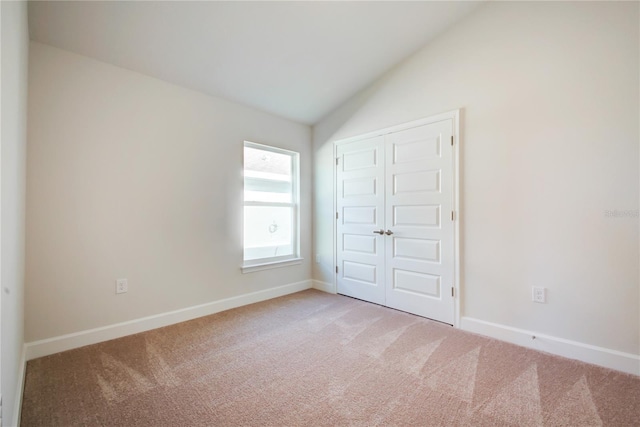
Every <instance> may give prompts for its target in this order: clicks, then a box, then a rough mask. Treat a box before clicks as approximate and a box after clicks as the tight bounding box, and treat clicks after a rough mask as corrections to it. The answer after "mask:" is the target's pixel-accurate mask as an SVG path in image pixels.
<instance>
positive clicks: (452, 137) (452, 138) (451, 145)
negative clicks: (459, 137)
mask: <svg viewBox="0 0 640 427" xmlns="http://www.w3.org/2000/svg"><path fill="white" fill-rule="evenodd" d="M451 146H452V147H453V135H451Z"/></svg>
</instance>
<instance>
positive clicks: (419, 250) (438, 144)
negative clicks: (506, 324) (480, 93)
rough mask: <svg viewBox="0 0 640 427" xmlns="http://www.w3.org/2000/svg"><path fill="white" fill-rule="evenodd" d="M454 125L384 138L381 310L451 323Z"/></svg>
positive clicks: (439, 124) (449, 122) (440, 124)
mask: <svg viewBox="0 0 640 427" xmlns="http://www.w3.org/2000/svg"><path fill="white" fill-rule="evenodd" d="M452 135H453V121H452V120H443V121H439V122H435V123H431V124H427V125H423V126H419V127H415V128H411V129H407V130H403V131H399V132H395V133H391V134H389V135H387V136H386V141H385V145H386V149H385V151H386V159H385V164H386V167H385V176H386V185H385V187H386V191H385V193H386V194H385V219H386V227H385V231H386V234H385V239H386V240H385V253H386V260H385V268H386V280H385V288H386V292H385V305H387V306H389V307H392V308H396V309H398V310H403V311H407V312H410V313H414V314H417V315H420V316H424V317H428V318H431V319H434V320H439V321H441V322H445V323H449V324H453V317H454V298H453V295H452V289H453V285H454V277H453V274H454V257H455V254H454V228H453V220H452V217H451V215H452V211H453V194H454V188H453V184H454V182H453V179H454V175H453V160H454V159H453V149H452V145H451V141H452V139H451V138H452Z"/></svg>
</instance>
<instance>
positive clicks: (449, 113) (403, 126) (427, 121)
mask: <svg viewBox="0 0 640 427" xmlns="http://www.w3.org/2000/svg"><path fill="white" fill-rule="evenodd" d="M459 112H460V110H452V111H447V112H446V113H441V114H436V115H435V116H429V117H425V118H422V119H418V120H413V121H410V122H406V123H400V124H397V125H394V126H390V127H387V128H384V129H378V130H374V131H372V132H367V133H363V134H358V135H354V136H350V137H348V138H343V139H339V140H337V141H335V142H334V143H333V145H334V147H336V146H338V145H342V144H348V143H350V142H354V141H360V140H362V139H368V138H375V137H377V136H383V135H388V134H390V133H394V132H398V131H401V130H405V129H411V128H415V127H418V126H422V125H428V124H430V123H436V122H441V121H443V120H449V119H453V120H454V121H455V122H456V124H455V125H454V126H457V121H458V116H459ZM454 130H455V131H457V130H458V129H457V127H455V128H454ZM454 136H455V137H456V138H457V135H454ZM334 153H337V151H335V150H334ZM334 157H335V155H334ZM334 161H335V160H334Z"/></svg>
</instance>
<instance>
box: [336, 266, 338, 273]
mask: <svg viewBox="0 0 640 427" xmlns="http://www.w3.org/2000/svg"><path fill="white" fill-rule="evenodd" d="M336 274H338V266H337V265H336Z"/></svg>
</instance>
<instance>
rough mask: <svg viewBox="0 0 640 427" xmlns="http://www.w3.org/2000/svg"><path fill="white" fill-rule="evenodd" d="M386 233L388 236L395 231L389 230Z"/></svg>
mask: <svg viewBox="0 0 640 427" xmlns="http://www.w3.org/2000/svg"><path fill="white" fill-rule="evenodd" d="M384 234H386V235H387V236H391V235H392V234H393V231H391V230H387V231H385V232H384Z"/></svg>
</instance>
